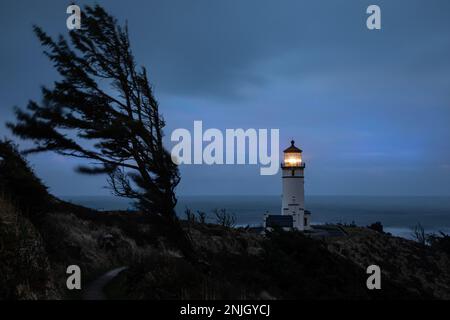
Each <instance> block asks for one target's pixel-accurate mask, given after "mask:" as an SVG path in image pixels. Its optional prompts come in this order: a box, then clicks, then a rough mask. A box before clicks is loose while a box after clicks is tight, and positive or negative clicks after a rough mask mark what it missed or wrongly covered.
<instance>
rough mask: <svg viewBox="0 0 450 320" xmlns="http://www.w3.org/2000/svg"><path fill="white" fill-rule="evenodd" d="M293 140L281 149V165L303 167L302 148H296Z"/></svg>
mask: <svg viewBox="0 0 450 320" xmlns="http://www.w3.org/2000/svg"><path fill="white" fill-rule="evenodd" d="M294 144H295V141H294V140H292V141H291V146H290V147H289V148H287V149H286V150H284V151H283V153H284V159H283V165H282V167H285V168H288V167H291V168H299V167H303V166H304V164H303V163H302V150H301V149H299V148H297V147H296V146H295V145H294Z"/></svg>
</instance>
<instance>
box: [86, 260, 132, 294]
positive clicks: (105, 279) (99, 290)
mask: <svg viewBox="0 0 450 320" xmlns="http://www.w3.org/2000/svg"><path fill="white" fill-rule="evenodd" d="M125 269H127V267H120V268H116V269H112V270H110V271H108V272H107V273H105V274H103V275H102V276H100V277H98V278H97V279H96V280H94V281H92V282H91V283H89V284H88V285H87V286H86V289H85V290H84V293H83V300H106V295H105V293H104V292H103V288H104V287H105V286H106V285H107V284H108V283H109V282H110V281H111V280H112V279H114V278H115V277H117V275H118V274H119V273H120V272H122V271H123V270H125Z"/></svg>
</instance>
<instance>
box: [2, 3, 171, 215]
mask: <svg viewBox="0 0 450 320" xmlns="http://www.w3.org/2000/svg"><path fill="white" fill-rule="evenodd" d="M81 21H82V24H81V29H79V30H74V31H71V32H70V41H68V40H66V39H65V38H64V37H62V36H60V37H59V38H58V39H57V40H54V39H52V38H51V37H49V36H48V35H47V34H46V33H45V32H44V31H43V30H42V29H40V28H39V27H34V32H35V33H36V35H37V37H38V38H39V40H40V42H41V44H42V45H43V46H44V47H45V48H46V49H45V51H44V52H45V54H46V55H47V56H48V57H49V58H50V60H51V61H52V62H53V64H54V67H55V68H56V69H57V71H58V72H59V74H60V75H61V78H62V79H61V80H60V81H56V82H55V83H54V86H53V88H46V87H44V88H43V89H42V95H43V98H42V102H41V103H37V102H35V101H30V102H29V104H28V106H27V110H25V111H24V110H21V109H16V117H17V122H16V123H9V124H8V126H9V128H11V129H12V131H13V133H14V134H16V135H17V136H19V137H21V138H23V139H30V140H32V141H33V142H34V145H35V146H34V147H33V148H32V149H30V150H26V151H25V152H26V153H37V152H45V151H54V152H56V153H58V154H60V155H63V156H70V157H75V158H80V159H88V160H89V161H84V163H89V164H88V165H86V164H84V165H80V166H79V167H78V168H77V170H78V171H79V172H81V173H86V174H107V175H108V177H109V178H108V182H109V185H110V187H111V188H112V190H113V192H114V194H116V195H117V196H121V197H127V198H131V199H134V200H135V202H136V205H137V206H138V208H139V209H140V210H141V211H143V212H145V213H148V214H152V215H158V216H161V217H163V218H167V219H168V220H171V221H176V215H175V209H174V208H175V205H176V197H175V192H174V189H175V187H176V186H177V184H178V183H179V181H180V176H179V172H178V168H177V166H176V165H175V164H174V163H173V162H172V160H171V157H170V154H169V152H168V151H167V150H166V149H165V148H164V146H163V127H164V126H165V123H164V120H163V117H162V116H161V113H160V111H159V106H158V102H157V101H156V99H155V97H154V94H153V91H152V87H151V85H150V83H149V80H148V78H147V72H146V70H145V68H137V66H136V62H135V59H134V56H133V54H132V51H131V48H130V40H129V37H128V29H127V27H126V26H125V27H123V26H120V25H119V24H118V22H117V20H116V19H115V18H113V17H112V16H111V15H109V14H108V13H107V12H106V11H105V10H104V9H103V8H101V7H100V6H95V7H89V6H87V7H85V8H84V10H83V15H82V20H81Z"/></svg>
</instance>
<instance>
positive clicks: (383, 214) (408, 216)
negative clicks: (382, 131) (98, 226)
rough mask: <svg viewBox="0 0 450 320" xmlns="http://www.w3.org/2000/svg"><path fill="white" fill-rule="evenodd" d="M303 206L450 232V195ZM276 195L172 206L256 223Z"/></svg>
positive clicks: (360, 220)
mask: <svg viewBox="0 0 450 320" xmlns="http://www.w3.org/2000/svg"><path fill="white" fill-rule="evenodd" d="M62 198H63V199H64V200H67V201H70V202H73V203H76V204H80V205H83V206H86V207H90V208H93V209H97V210H127V209H130V210H132V209H133V206H132V204H131V203H130V202H129V201H128V200H126V199H121V198H115V197H108V196H74V197H70V196H69V197H67V196H66V197H62ZM305 204H306V209H308V210H309V211H311V213H312V216H311V217H312V224H324V223H339V222H340V223H352V222H354V223H355V224H356V225H359V226H366V225H369V224H371V223H374V222H376V221H379V222H381V223H382V224H383V226H384V229H385V231H386V232H390V233H392V234H394V235H396V236H401V237H404V238H410V237H411V234H412V228H413V227H414V226H415V225H417V224H418V223H420V224H421V225H422V226H423V227H424V229H425V230H426V232H428V233H437V232H439V231H442V232H445V233H449V234H450V197H378V196H306V199H305ZM280 207H281V197H280V196H181V197H179V199H178V204H177V207H176V211H177V214H178V215H179V216H180V217H181V218H184V216H185V215H184V211H185V209H186V208H190V209H192V210H194V211H197V210H200V211H204V212H206V213H207V215H208V220H209V221H210V222H214V215H213V213H212V211H213V210H214V209H216V208H218V209H222V208H223V209H226V210H227V212H231V213H234V214H235V215H236V218H237V224H238V225H242V226H245V225H251V226H258V225H261V224H262V219H263V215H264V213H266V212H269V213H275V214H279V212H280Z"/></svg>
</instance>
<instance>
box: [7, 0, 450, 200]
mask: <svg viewBox="0 0 450 320" xmlns="http://www.w3.org/2000/svg"><path fill="white" fill-rule="evenodd" d="M69 3H70V2H69V1H67V2H66V1H60V0H59V1H57V0H55V1H17V0H14V1H8V0H2V1H1V2H0V30H1V35H0V36H1V50H0V70H1V76H0V87H1V91H0V92H1V95H0V119H1V122H2V123H3V122H4V120H11V119H13V118H12V107H13V106H14V105H17V106H21V107H23V106H25V105H26V103H27V100H28V99H30V98H32V99H36V100H39V97H40V91H39V90H40V89H39V88H40V86H41V85H51V83H52V81H54V80H55V79H56V78H57V74H56V73H55V71H54V70H53V69H52V66H51V63H50V62H49V61H48V60H47V59H46V57H45V56H44V55H42V54H41V52H42V50H41V48H40V46H39V43H38V41H37V40H36V39H35V37H34V35H33V33H32V29H31V27H32V24H38V25H40V26H42V27H43V28H44V29H45V30H47V31H48V32H49V33H50V34H52V35H57V34H58V33H62V34H63V35H65V34H67V29H66V22H65V21H66V18H67V15H66V13H65V9H66V7H67V5H68V4H69ZM76 3H77V4H84V3H94V2H90V1H76ZM96 3H99V4H101V5H103V6H104V7H105V8H106V9H108V10H109V11H110V12H111V13H112V14H113V15H115V16H116V17H117V18H118V19H119V20H120V21H122V22H123V21H125V20H128V23H129V30H130V34H131V40H132V47H133V49H134V52H135V55H136V58H137V61H138V63H139V64H142V65H144V66H146V67H147V68H148V70H149V73H150V78H151V81H152V83H153V84H154V87H155V92H156V95H157V97H158V99H159V101H160V105H161V109H162V111H163V113H164V116H165V118H166V120H167V122H168V127H167V129H166V134H167V136H169V137H170V133H171V131H172V130H173V129H175V128H188V129H190V128H192V126H193V121H194V120H202V121H203V125H204V127H206V128H211V127H214V128H219V129H223V130H225V129H226V128H268V129H270V128H279V129H280V135H281V141H280V143H281V145H280V149H283V148H284V147H285V146H287V145H288V144H289V140H290V139H291V138H295V140H296V141H297V142H298V144H299V145H300V146H301V147H302V149H303V150H304V158H305V160H306V161H307V168H306V172H305V175H306V193H307V194H339V195H341V194H349V195H354V194H362V195H450V139H449V138H450V126H449V123H450V2H449V1H448V0H435V1H425V0H422V1H417V0H415V1H413V0H408V1H400V0H397V1H378V0H371V1H365V0H355V1H350V0H347V1H335V0H330V1H324V0H321V1H317V0H316V1H312V0H311V1H300V0H293V1H275V0H271V1H264V0H263V1H261V0H254V1H249V0H246V1H242V0H227V1H225V0H221V1H217V0H192V1H186V0H178V1H170V0H169V1H168V0H159V1H138V0H135V1H132V0H127V1H118V0H116V1H111V0H108V1H97V2H96ZM370 4H378V5H379V6H380V7H381V11H382V30H381V31H369V30H368V29H367V28H366V24H365V20H366V17H367V15H366V13H365V11H366V8H367V6H368V5H370ZM0 136H10V133H9V132H8V130H7V129H6V128H5V127H4V126H3V124H2V125H1V126H0ZM170 145H171V144H170V143H169V144H168V146H170ZM26 146H27V143H24V142H21V147H22V148H25V147H26ZM29 160H30V162H31V164H32V165H33V166H34V168H35V170H36V172H37V173H38V175H39V176H40V177H41V178H43V180H44V181H45V182H46V183H47V185H49V186H50V188H51V191H52V192H54V193H55V194H57V195H86V194H91V195H98V194H107V193H108V191H107V190H105V189H104V188H103V186H104V185H105V180H104V178H102V177H86V176H82V175H78V174H76V173H74V171H73V168H74V167H75V165H76V164H77V163H78V160H70V159H66V158H62V157H59V156H57V155H54V154H50V153H48V154H41V155H36V156H32V157H30V158H29ZM181 173H182V182H181V184H180V186H179V188H178V191H179V193H180V194H236V193H241V194H279V193H280V192H281V182H280V176H260V175H259V166H210V167H208V166H206V165H205V166H182V167H181Z"/></svg>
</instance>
